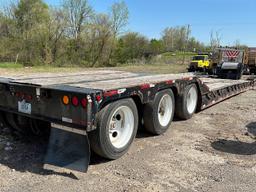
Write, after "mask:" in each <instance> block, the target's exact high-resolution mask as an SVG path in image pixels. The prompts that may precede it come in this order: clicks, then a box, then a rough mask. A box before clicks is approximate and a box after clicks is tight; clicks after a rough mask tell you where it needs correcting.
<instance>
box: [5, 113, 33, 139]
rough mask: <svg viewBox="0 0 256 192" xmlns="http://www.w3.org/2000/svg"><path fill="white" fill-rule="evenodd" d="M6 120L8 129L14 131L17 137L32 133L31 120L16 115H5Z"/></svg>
mask: <svg viewBox="0 0 256 192" xmlns="http://www.w3.org/2000/svg"><path fill="white" fill-rule="evenodd" d="M5 119H6V121H7V124H8V127H9V128H11V130H13V133H14V134H16V135H29V133H30V119H29V118H28V117H23V116H20V115H17V114H14V113H8V112H6V113H5Z"/></svg>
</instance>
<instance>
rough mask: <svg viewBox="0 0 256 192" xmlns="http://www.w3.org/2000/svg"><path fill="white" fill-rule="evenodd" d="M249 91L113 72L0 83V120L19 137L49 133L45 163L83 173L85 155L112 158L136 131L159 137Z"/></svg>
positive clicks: (215, 82)
mask: <svg viewBox="0 0 256 192" xmlns="http://www.w3.org/2000/svg"><path fill="white" fill-rule="evenodd" d="M254 86H255V80H254V78H248V76H247V77H246V76H244V77H243V79H242V80H229V79H218V78H212V77H208V76H196V75H194V74H192V73H184V74H166V75H147V74H136V73H129V72H122V71H113V70H97V71H94V70H93V71H87V72H79V73H65V74H63V73H42V74H29V75H28V74H27V75H17V76H8V77H1V78H0V118H1V119H0V120H1V122H2V124H3V125H4V126H8V127H10V128H11V129H12V130H14V131H15V132H17V133H19V134H26V135H27V136H30V135H39V136H40V135H43V134H46V133H47V131H49V130H50V131H49V132H50V139H49V144H48V150H47V154H46V157H45V164H47V165H55V166H61V167H65V168H69V169H74V170H78V171H87V169H88V166H89V162H90V150H91V149H92V150H93V151H94V152H95V153H97V154H98V155H100V156H102V157H104V158H107V159H117V158H120V157H121V156H122V155H124V154H125V153H126V152H127V151H128V149H129V147H130V146H131V144H132V142H133V140H134V138H135V136H136V133H137V130H138V127H139V126H140V125H142V124H143V127H144V128H145V129H146V130H147V131H148V132H150V133H151V134H153V135H161V134H163V133H164V132H165V131H166V130H167V129H168V128H169V127H170V125H171V123H172V121H173V117H174V116H177V117H178V118H180V119H183V120H186V119H190V118H191V117H192V115H193V114H194V113H195V112H198V111H201V110H204V109H206V108H208V107H210V106H212V105H214V104H216V103H219V102H221V101H223V100H224V99H227V98H230V97H232V96H235V95H237V94H240V93H242V92H245V91H247V90H250V89H253V88H254Z"/></svg>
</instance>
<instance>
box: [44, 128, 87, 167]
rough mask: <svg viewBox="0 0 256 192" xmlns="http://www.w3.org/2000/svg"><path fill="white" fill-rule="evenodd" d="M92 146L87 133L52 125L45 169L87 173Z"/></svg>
mask: <svg viewBox="0 0 256 192" xmlns="http://www.w3.org/2000/svg"><path fill="white" fill-rule="evenodd" d="M89 163H90V146H89V140H88V138H87V135H86V133H85V131H80V130H77V129H73V128H70V127H64V126H62V125H56V124H52V128H51V135H50V139H49V144H48V149H47V154H46V157H45V166H44V168H46V169H48V167H49V166H48V165H50V166H52V165H53V166H57V167H62V168H66V169H71V170H75V171H80V172H87V170H88V167H89Z"/></svg>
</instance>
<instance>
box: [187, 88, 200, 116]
mask: <svg viewBox="0 0 256 192" xmlns="http://www.w3.org/2000/svg"><path fill="white" fill-rule="evenodd" d="M197 101H198V92H197V88H196V87H195V86H192V87H190V89H189V91H188V93H187V110H188V113H189V114H193V113H194V112H195V110H196V107H197Z"/></svg>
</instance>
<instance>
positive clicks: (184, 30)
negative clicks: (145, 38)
mask: <svg viewBox="0 0 256 192" xmlns="http://www.w3.org/2000/svg"><path fill="white" fill-rule="evenodd" d="M190 33H191V30H190V27H189V26H188V27H187V26H178V27H169V28H166V29H164V31H163V33H162V40H163V43H164V46H165V50H166V51H175V50H178V51H184V50H185V49H186V46H187V43H188V40H189V36H190Z"/></svg>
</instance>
